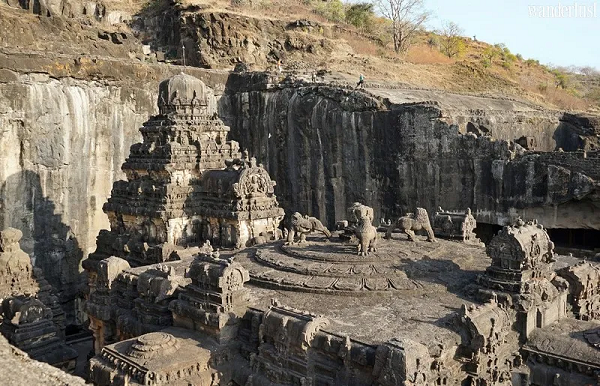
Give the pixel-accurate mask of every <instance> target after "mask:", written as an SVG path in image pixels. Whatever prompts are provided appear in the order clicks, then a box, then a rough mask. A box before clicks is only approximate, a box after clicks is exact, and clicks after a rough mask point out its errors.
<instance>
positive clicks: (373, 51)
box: [335, 31, 386, 56]
mask: <svg viewBox="0 0 600 386" xmlns="http://www.w3.org/2000/svg"><path fill="white" fill-rule="evenodd" d="M335 37H336V38H338V39H343V40H345V41H346V42H347V43H348V45H349V46H350V47H352V50H353V51H354V52H355V53H356V54H359V55H368V56H382V55H383V53H384V52H385V51H386V49H385V48H384V47H381V46H380V45H378V44H376V43H374V42H373V41H371V40H369V39H367V38H365V37H362V36H360V35H358V34H353V33H351V32H346V31H341V32H336V33H335Z"/></svg>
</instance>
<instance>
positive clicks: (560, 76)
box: [552, 68, 571, 90]
mask: <svg viewBox="0 0 600 386" xmlns="http://www.w3.org/2000/svg"><path fill="white" fill-rule="evenodd" d="M552 74H553V75H554V84H555V85H556V88H559V87H560V88H561V89H563V90H566V89H567V88H569V85H570V83H571V79H570V78H569V75H568V74H567V73H566V72H564V71H563V69H561V68H556V69H554V70H552Z"/></svg>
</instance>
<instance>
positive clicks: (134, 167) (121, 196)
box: [88, 73, 284, 266]
mask: <svg viewBox="0 0 600 386" xmlns="http://www.w3.org/2000/svg"><path fill="white" fill-rule="evenodd" d="M158 107H159V115H158V116H155V117H152V118H151V119H150V120H149V121H148V122H146V123H145V124H144V126H143V127H142V128H141V129H140V131H141V133H142V137H143V142H142V143H136V144H134V145H133V146H132V147H131V153H130V155H129V157H128V158H127V160H126V161H125V163H124V164H123V171H124V172H125V174H126V176H127V180H126V181H117V182H116V183H115V184H114V186H113V190H112V192H111V196H110V198H109V200H108V202H107V203H106V204H105V205H104V211H105V212H106V214H107V215H108V218H109V220H110V226H111V229H110V231H103V232H102V233H101V234H100V236H99V238H98V249H97V251H96V252H95V253H94V254H93V255H92V257H91V259H90V260H88V265H89V264H92V262H91V261H92V260H93V261H96V260H99V259H102V258H105V257H109V256H119V257H123V258H124V259H126V260H127V261H129V262H130V263H131V264H132V265H133V266H137V265H146V264H151V263H158V262H162V261H168V260H169V257H170V253H171V252H173V250H174V249H175V248H177V247H187V246H193V245H198V244H200V243H203V242H205V241H209V242H210V243H212V245H214V246H219V247H236V248H241V247H245V246H246V244H247V243H248V242H249V241H250V240H251V239H252V238H254V237H257V236H261V235H263V236H264V235H267V237H277V235H278V232H277V230H278V227H279V223H280V222H281V220H282V219H283V214H284V213H283V209H281V208H280V207H279V204H278V202H277V199H276V197H275V194H274V186H275V181H272V180H271V178H270V177H269V173H267V171H266V170H265V169H264V168H263V167H262V165H260V164H257V161H256V159H255V158H249V156H248V154H247V152H243V153H241V152H240V150H239V144H238V143H237V142H235V141H232V140H228V139H227V134H228V132H229V127H227V126H225V125H224V124H223V122H222V121H221V120H220V119H219V118H218V116H217V112H216V110H217V105H216V98H215V97H214V95H213V94H212V90H210V88H208V87H207V86H206V85H205V84H204V83H203V82H202V81H200V80H199V79H196V78H194V77H192V76H189V75H186V74H183V73H182V74H180V75H176V76H174V77H172V78H170V79H168V80H165V81H164V82H162V83H161V84H160V88H159V96H158Z"/></svg>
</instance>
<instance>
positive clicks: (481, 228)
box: [475, 222, 502, 244]
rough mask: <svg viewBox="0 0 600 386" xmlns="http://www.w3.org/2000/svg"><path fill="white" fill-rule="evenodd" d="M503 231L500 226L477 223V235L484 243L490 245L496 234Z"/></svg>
mask: <svg viewBox="0 0 600 386" xmlns="http://www.w3.org/2000/svg"><path fill="white" fill-rule="evenodd" d="M501 229H502V227H501V226H500V225H496V224H486V223H482V222H477V228H475V234H476V235H477V237H478V238H479V240H481V241H482V242H483V243H485V244H487V243H489V242H490V241H491V240H492V238H493V237H494V236H496V234H498V232H499V231H500V230H501Z"/></svg>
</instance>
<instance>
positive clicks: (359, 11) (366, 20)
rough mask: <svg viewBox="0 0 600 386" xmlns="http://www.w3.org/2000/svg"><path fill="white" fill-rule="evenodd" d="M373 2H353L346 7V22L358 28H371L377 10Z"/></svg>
mask: <svg viewBox="0 0 600 386" xmlns="http://www.w3.org/2000/svg"><path fill="white" fill-rule="evenodd" d="M373 8H374V5H373V4H371V3H357V4H352V5H350V6H348V7H347V8H346V22H347V23H348V24H352V25H353V26H355V27H356V28H361V29H364V30H371V28H372V22H373V17H374V15H375V12H374V10H373Z"/></svg>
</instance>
